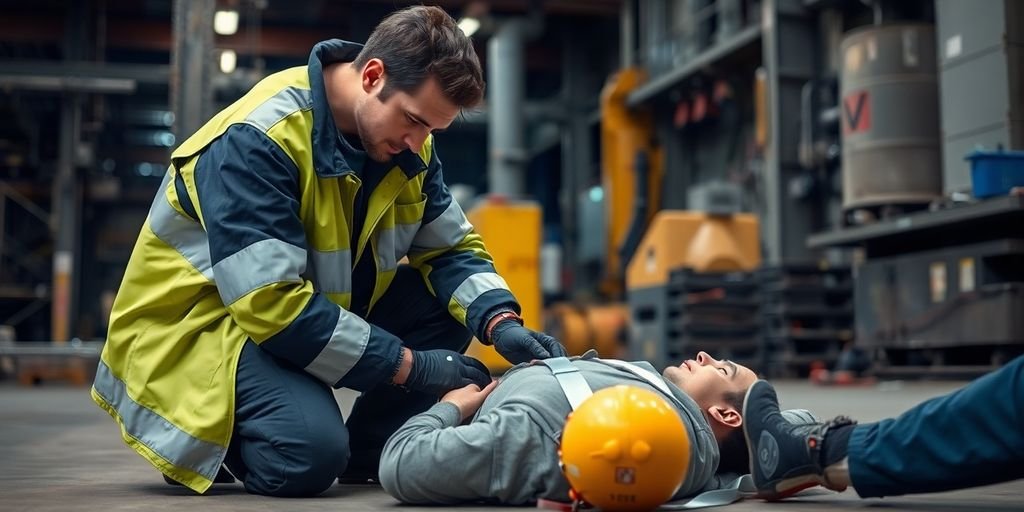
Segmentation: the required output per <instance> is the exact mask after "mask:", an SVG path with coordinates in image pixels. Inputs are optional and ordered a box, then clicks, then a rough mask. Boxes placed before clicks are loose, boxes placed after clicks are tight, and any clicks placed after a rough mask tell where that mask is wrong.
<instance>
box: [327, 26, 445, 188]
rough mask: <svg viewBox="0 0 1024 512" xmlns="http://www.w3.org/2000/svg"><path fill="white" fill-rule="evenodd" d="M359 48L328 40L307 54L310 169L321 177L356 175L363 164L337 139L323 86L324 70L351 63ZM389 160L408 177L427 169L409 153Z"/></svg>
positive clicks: (359, 156) (357, 154)
mask: <svg viewBox="0 0 1024 512" xmlns="http://www.w3.org/2000/svg"><path fill="white" fill-rule="evenodd" d="M362 49H363V45H361V44H358V43H352V42H348V41H342V40H340V39H328V40H327V41H321V42H319V43H317V44H316V45H315V46H313V50H312V51H311V52H310V54H309V66H308V69H309V88H310V90H311V91H312V96H313V133H312V135H311V137H312V143H313V170H314V171H316V174H317V176H319V177H321V178H332V177H337V176H342V175H344V174H356V175H359V171H360V170H361V169H362V167H363V163H364V162H365V160H364V159H365V158H366V154H365V153H363V152H362V151H357V150H355V149H353V148H351V147H350V146H349V145H348V144H345V143H344V142H343V141H342V140H341V134H340V133H339V132H338V128H337V126H335V124H334V117H333V116H332V115H331V107H330V105H329V104H328V103H327V90H326V89H325V87H324V67H325V66H328V65H331V64H334V63H337V62H352V61H354V60H355V59H356V56H357V55H359V51H360V50H362ZM349 160H351V162H350V161H349ZM392 161H393V162H394V164H395V165H398V166H399V167H400V168H401V169H402V171H403V172H404V173H405V175H406V176H407V177H409V178H412V177H413V176H416V175H417V174H419V173H420V172H422V171H424V170H426V168H427V166H426V164H425V163H424V162H423V159H422V158H420V156H419V155H417V154H415V153H413V152H412V151H409V150H405V151H403V152H401V153H399V154H397V155H395V156H394V158H392Z"/></svg>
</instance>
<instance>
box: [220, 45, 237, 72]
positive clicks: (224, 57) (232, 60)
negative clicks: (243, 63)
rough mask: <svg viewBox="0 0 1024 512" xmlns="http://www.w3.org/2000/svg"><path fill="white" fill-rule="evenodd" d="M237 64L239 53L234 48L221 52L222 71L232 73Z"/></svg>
mask: <svg viewBox="0 0 1024 512" xmlns="http://www.w3.org/2000/svg"><path fill="white" fill-rule="evenodd" d="M236 64H238V55H236V54H235V51H234V50H224V51H222V52H220V70H221V71H222V72H224V73H231V72H232V71H234V70H235V65H236Z"/></svg>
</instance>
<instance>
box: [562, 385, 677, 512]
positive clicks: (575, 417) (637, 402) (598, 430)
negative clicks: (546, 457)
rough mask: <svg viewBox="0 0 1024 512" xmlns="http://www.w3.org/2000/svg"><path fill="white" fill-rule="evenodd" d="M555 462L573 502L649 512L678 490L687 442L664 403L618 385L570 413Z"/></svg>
mask: <svg viewBox="0 0 1024 512" xmlns="http://www.w3.org/2000/svg"><path fill="white" fill-rule="evenodd" d="M558 457H559V460H560V462H561V465H562V472H563V473H564V474H565V477H566V479H567V480H568V481H569V487H570V489H571V491H570V497H571V498H572V499H573V500H579V501H583V502H586V503H589V504H591V505H593V506H595V507H597V508H599V509H601V510H608V511H620V510H621V511H638V510H653V509H655V508H657V507H658V506H660V505H662V504H664V503H665V502H666V501H668V500H669V499H670V498H672V495H673V494H675V492H676V491H677V490H678V489H679V487H680V486H681V485H682V483H683V479H684V478H685V477H686V468H687V467H689V464H690V439H689V437H688V436H687V434H686V427H685V426H684V425H683V421H682V419H680V418H679V413H678V412H676V410H675V409H674V408H673V407H672V406H670V405H669V404H668V402H667V401H666V400H665V399H664V398H662V397H661V396H659V395H658V394H657V393H655V392H653V391H650V390H647V389H643V388H639V387H636V386H624V385H619V386H612V387H608V388H604V389H602V390H600V391H598V392H596V393H594V394H593V395H591V396H590V397H589V398H587V399H586V400H584V401H583V403H582V404H580V406H579V407H578V408H577V409H576V410H575V411H573V412H572V413H571V414H569V417H568V419H566V421H565V429H564V430H563V432H562V441H561V445H560V446H559V450H558Z"/></svg>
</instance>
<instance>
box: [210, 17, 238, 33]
mask: <svg viewBox="0 0 1024 512" xmlns="http://www.w3.org/2000/svg"><path fill="white" fill-rule="evenodd" d="M213 31H214V32H216V33H218V34H220V35H222V36H230V35H231V34H234V33H235V32H238V11H217V12H216V13H215V14H214V15H213Z"/></svg>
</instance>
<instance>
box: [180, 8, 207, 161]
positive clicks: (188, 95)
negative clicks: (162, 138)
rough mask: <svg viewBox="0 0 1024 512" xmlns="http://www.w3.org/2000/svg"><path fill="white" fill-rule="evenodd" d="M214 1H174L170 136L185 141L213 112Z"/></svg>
mask: <svg viewBox="0 0 1024 512" xmlns="http://www.w3.org/2000/svg"><path fill="white" fill-rule="evenodd" d="M215 5H216V2H215V1H214V0H175V1H174V29H173V33H174V49H173V52H172V54H171V68H172V73H171V80H170V85H171V94H170V96H171V99H170V101H171V110H172V111H173V112H174V135H175V138H176V140H179V141H181V140H185V139H186V138H188V136H189V135H191V134H192V132H194V131H196V130H197V129H199V127H200V126H202V125H203V123H205V122H206V121H207V120H208V119H209V118H210V116H211V115H212V114H213V112H212V110H213V88H212V87H211V86H210V82H211V75H212V72H213V64H212V63H213V60H214V52H213V50H214V48H213V15H214V8H215Z"/></svg>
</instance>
